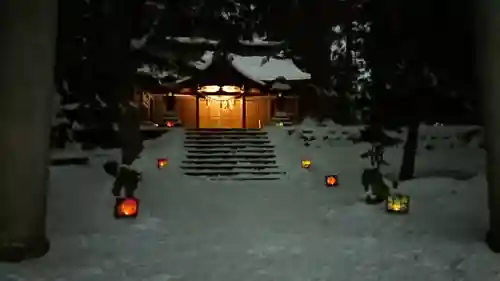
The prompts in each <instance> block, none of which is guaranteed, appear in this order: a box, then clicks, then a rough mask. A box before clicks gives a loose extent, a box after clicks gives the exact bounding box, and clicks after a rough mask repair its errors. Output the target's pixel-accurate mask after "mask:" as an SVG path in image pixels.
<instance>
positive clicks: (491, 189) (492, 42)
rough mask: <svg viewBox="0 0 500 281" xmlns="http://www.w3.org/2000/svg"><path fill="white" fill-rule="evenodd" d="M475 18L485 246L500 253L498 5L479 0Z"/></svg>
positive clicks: (499, 41)
mask: <svg viewBox="0 0 500 281" xmlns="http://www.w3.org/2000/svg"><path fill="white" fill-rule="evenodd" d="M480 3H481V5H480V9H479V11H480V13H479V15H478V17H477V18H478V19H479V20H480V21H482V22H480V24H479V26H481V30H479V34H480V35H481V37H480V39H479V40H478V43H479V44H480V45H479V47H480V48H478V51H479V52H478V55H479V57H480V58H481V62H482V65H481V68H482V69H481V77H482V79H483V81H482V86H483V87H482V91H483V114H484V125H485V142H486V151H487V154H486V155H487V180H488V207H489V221H490V229H489V231H488V233H487V237H486V243H487V244H488V246H489V247H490V249H491V250H492V251H494V252H496V253H500V173H499V171H498V167H500V111H499V110H498V106H499V105H500V80H498V77H497V76H498V73H500V34H499V33H498V28H499V27H500V6H499V5H498V3H497V2H496V1H494V0H489V1H488V0H482V1H481V2H480Z"/></svg>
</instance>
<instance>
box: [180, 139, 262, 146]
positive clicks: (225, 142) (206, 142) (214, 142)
mask: <svg viewBox="0 0 500 281" xmlns="http://www.w3.org/2000/svg"><path fill="white" fill-rule="evenodd" d="M268 143H271V141H270V140H268V139H261V140H222V139H219V140H217V139H214V140H185V141H184V144H215V145H227V144H241V145H244V144H268Z"/></svg>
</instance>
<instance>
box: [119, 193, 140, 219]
mask: <svg viewBox="0 0 500 281" xmlns="http://www.w3.org/2000/svg"><path fill="white" fill-rule="evenodd" d="M138 213H139V200H138V199H136V198H116V204H115V218H117V219H119V218H135V217H137V215H138Z"/></svg>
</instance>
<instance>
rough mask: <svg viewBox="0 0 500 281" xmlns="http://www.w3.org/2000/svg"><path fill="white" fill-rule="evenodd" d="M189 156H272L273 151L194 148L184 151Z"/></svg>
mask: <svg viewBox="0 0 500 281" xmlns="http://www.w3.org/2000/svg"><path fill="white" fill-rule="evenodd" d="M186 150H187V152H188V155H189V154H193V153H194V154H223V153H224V154H233V155H242V156H243V155H245V154H257V153H260V154H264V155H265V154H268V155H269V154H271V155H274V150H273V149H221V148H218V147H215V148H213V149H207V148H201V149H196V148H189V149H186Z"/></svg>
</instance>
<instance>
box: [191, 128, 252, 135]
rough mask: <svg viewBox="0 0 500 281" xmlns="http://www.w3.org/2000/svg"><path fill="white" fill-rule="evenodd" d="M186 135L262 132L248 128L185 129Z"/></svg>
mask: <svg viewBox="0 0 500 281" xmlns="http://www.w3.org/2000/svg"><path fill="white" fill-rule="evenodd" d="M186 132H187V133H193V132H194V133H213V134H216V133H217V134H227V133H255V132H262V130H261V129H250V128H231V129H223V128H221V129H217V128H213V129H209V128H203V129H187V130H186Z"/></svg>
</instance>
